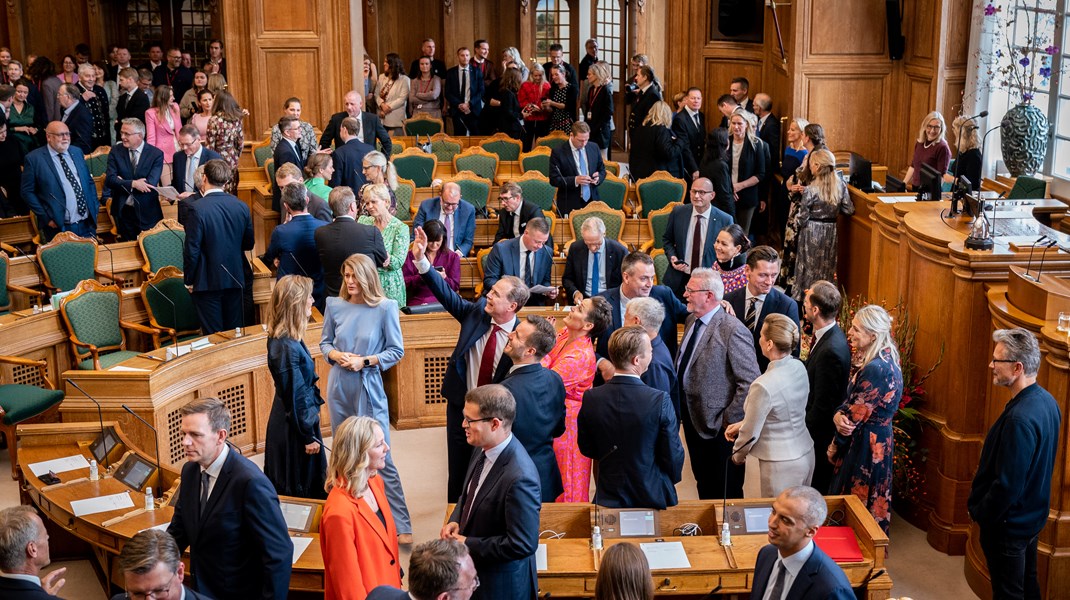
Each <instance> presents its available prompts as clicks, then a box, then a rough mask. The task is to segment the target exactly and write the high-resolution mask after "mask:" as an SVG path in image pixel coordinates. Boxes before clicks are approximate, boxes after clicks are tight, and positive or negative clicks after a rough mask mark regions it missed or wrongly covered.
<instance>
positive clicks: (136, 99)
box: [115, 89, 182, 139]
mask: <svg viewBox="0 0 1070 600" xmlns="http://www.w3.org/2000/svg"><path fill="white" fill-rule="evenodd" d="M178 98H180V99H181V98H182V96H178ZM148 109H149V97H148V96H147V95H146V94H145V92H143V91H141V90H140V89H134V92H133V93H132V94H130V96H129V99H127V96H126V94H124V93H123V92H122V91H120V92H119V101H118V103H117V104H116V105H115V114H116V118H115V139H119V131H120V130H121V129H122V128H123V119H128V118H137V119H141V122H142V123H144V122H145V111H146V110H148Z"/></svg>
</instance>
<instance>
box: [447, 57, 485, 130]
mask: <svg viewBox="0 0 1070 600" xmlns="http://www.w3.org/2000/svg"><path fill="white" fill-rule="evenodd" d="M459 68H460V67H453V68H451V69H450V70H448V71H446V77H445V81H444V83H445V86H444V87H445V89H444V90H443V95H445V97H446V102H448V103H449V105H450V116H451V117H457V116H461V115H463V114H464V113H462V112H461V111H459V110H457V106H458V105H459V104H463V103H464V91H463V90H461V75H460V71H459V70H458V69H459ZM468 89H469V90H471V93H469V94H468V106H469V108H470V109H471V110H472V114H473V115H476V116H479V113H481V112H483V72H482V71H480V70H479V68H477V67H476V66H475V65H474V64H472V63H471V62H469V63H468Z"/></svg>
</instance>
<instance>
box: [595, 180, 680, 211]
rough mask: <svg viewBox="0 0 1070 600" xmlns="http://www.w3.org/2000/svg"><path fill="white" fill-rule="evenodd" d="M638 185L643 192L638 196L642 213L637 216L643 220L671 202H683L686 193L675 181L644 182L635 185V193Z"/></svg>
mask: <svg viewBox="0 0 1070 600" xmlns="http://www.w3.org/2000/svg"><path fill="white" fill-rule="evenodd" d="M640 185H641V186H642V188H641V189H642V191H643V195H642V196H640V200H642V202H643V212H642V214H641V215H639V216H640V217H641V218H643V219H645V218H647V215H648V214H650V211H652V210H658V209H659V208H665V206H667V205H668V204H671V203H673V202H683V201H684V193H685V192H686V191H687V187H686V186H684V185H681V184H680V183H678V182H676V181H644V182H642V183H641V184H637V186H636V188H637V191H636V193H638V189H640V188H639V186H640ZM599 195H600V196H601V190H599Z"/></svg>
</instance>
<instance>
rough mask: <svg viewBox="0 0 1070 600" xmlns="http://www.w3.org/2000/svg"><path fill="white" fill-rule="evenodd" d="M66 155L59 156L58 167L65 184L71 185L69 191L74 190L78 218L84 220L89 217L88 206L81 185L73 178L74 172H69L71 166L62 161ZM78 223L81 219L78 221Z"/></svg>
mask: <svg viewBox="0 0 1070 600" xmlns="http://www.w3.org/2000/svg"><path fill="white" fill-rule="evenodd" d="M64 156H66V154H64V153H60V154H59V165H60V166H61V167H63V176H64V177H66V178H67V182H68V183H70V184H71V189H72V190H74V199H75V201H76V206H77V207H78V216H79V217H81V218H82V219H84V218H85V217H87V216H89V204H87V203H86V201H85V192H84V191H82V184H81V183H79V182H78V178H77V177H75V176H74V171H73V170H71V166H70V165H68V164H67V161H66V160H64V158H63V157H64ZM78 220H79V221H80V220H81V219H78Z"/></svg>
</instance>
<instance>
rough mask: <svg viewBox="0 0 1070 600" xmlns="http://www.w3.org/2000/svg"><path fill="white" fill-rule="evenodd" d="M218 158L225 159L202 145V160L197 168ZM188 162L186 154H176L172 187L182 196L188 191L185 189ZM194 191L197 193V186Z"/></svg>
mask: <svg viewBox="0 0 1070 600" xmlns="http://www.w3.org/2000/svg"><path fill="white" fill-rule="evenodd" d="M217 158H219V159H221V158H223V157H222V156H220V155H219V153H218V152H216V151H215V150H212V149H211V148H209V147H208V146H205V145H204V144H201V160H200V162H198V163H197V166H198V167H199V166H201V165H203V164H204V163H206V162H208V161H210V160H214V159H217ZM187 160H189V158H188V157H187V156H186V153H185V152H181V151H179V152H175V159H174V168H173V169H172V177H171V186H172V187H174V188H175V189H176V190H178V193H180V194H181V193H182V192H185V191H186V189H185V188H186V161H187ZM194 191H195V192H196V185H194Z"/></svg>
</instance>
